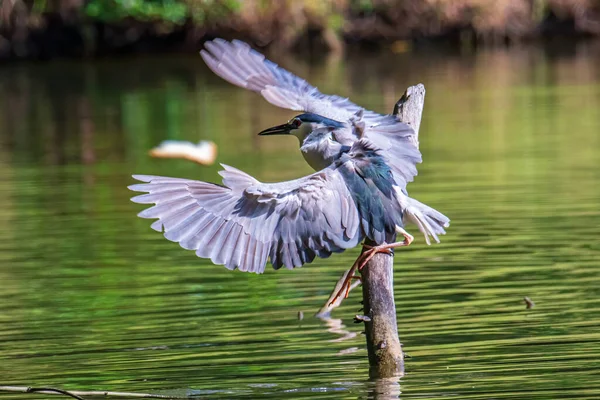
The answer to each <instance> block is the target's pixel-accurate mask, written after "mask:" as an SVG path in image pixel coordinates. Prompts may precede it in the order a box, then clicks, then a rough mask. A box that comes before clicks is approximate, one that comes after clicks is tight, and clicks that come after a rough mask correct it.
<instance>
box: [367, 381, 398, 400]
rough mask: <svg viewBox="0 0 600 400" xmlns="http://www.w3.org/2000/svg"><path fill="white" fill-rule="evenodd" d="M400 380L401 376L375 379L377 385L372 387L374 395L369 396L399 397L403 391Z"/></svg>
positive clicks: (377, 399) (385, 399)
mask: <svg viewBox="0 0 600 400" xmlns="http://www.w3.org/2000/svg"><path fill="white" fill-rule="evenodd" d="M399 381H400V377H399V376H393V377H391V378H377V379H375V387H374V388H373V389H372V390H373V395H372V396H369V398H370V399H375V400H392V399H399V398H400V393H401V391H400V382H399Z"/></svg>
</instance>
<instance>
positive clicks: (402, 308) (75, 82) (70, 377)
mask: <svg viewBox="0 0 600 400" xmlns="http://www.w3.org/2000/svg"><path fill="white" fill-rule="evenodd" d="M276 60H277V61H278V62H280V63H281V64H283V65H284V66H287V67H289V68H290V69H292V70H293V71H295V72H297V73H299V74H301V75H302V76H305V77H307V78H309V79H310V80H311V82H313V83H315V84H316V85H317V86H319V88H320V89H321V90H322V91H324V92H329V93H331V92H333V93H336V92H337V93H340V94H343V95H347V96H351V97H352V99H353V100H355V101H356V102H359V103H360V104H363V105H364V106H367V107H368V108H371V109H374V110H377V111H390V110H391V109H392V107H393V104H394V103H395V101H396V100H397V98H398V97H399V96H400V95H401V93H402V91H403V90H404V88H405V87H406V86H407V85H410V84H415V83H417V82H423V83H424V84H425V85H426V87H427V90H428V92H427V98H426V107H425V112H424V118H423V123H422V125H421V137H420V139H421V150H422V152H423V155H424V160H425V161H424V163H423V164H422V165H421V166H420V174H419V176H418V177H417V180H416V181H415V182H414V183H412V184H411V185H410V186H409V190H410V193H411V194H412V195H413V196H414V197H417V198H418V199H419V200H421V201H423V202H425V203H428V204H430V205H432V206H434V207H436V208H438V209H439V210H441V211H443V212H444V213H446V214H447V215H448V216H449V217H450V218H451V219H452V226H451V228H450V229H449V231H448V235H447V236H446V237H443V242H442V244H440V245H435V246H430V247H428V246H426V245H425V244H424V241H423V239H422V237H420V236H419V235H418V231H417V229H416V228H414V227H412V228H410V231H411V232H412V233H414V234H415V236H416V238H417V240H416V241H415V243H414V244H413V245H412V246H410V248H407V249H403V250H401V251H400V250H399V251H398V252H397V255H396V261H395V292H396V303H397V307H398V322H399V332H400V338H401V341H402V343H403V344H404V347H405V351H406V352H407V353H408V354H410V356H411V357H412V358H410V359H407V361H406V375H405V376H404V377H403V378H402V379H400V381H399V387H398V386H396V387H395V388H392V389H389V387H388V388H387V389H386V388H383V389H382V388H381V382H371V381H369V379H368V364H367V354H366V348H365V341H364V340H365V339H364V336H363V335H360V332H361V330H362V327H361V325H357V324H354V323H353V321H352V319H353V316H354V315H355V314H356V312H357V309H358V308H359V304H358V303H359V301H360V291H355V292H352V293H351V295H350V298H348V299H347V300H346V301H345V302H344V304H343V306H342V307H341V308H339V309H337V310H336V311H335V312H334V315H333V316H334V318H336V319H341V320H334V321H329V322H328V323H326V322H323V321H321V320H319V319H316V318H313V317H312V315H313V314H314V312H315V311H317V310H318V309H319V307H321V305H322V304H323V303H324V301H325V300H326V298H327V297H328V295H329V292H330V291H331V289H332V287H333V284H334V283H335V282H336V281H337V279H338V277H339V275H340V274H341V273H342V272H343V270H344V269H345V268H347V267H348V266H349V265H350V264H351V263H352V261H353V260H354V258H355V257H356V254H357V251H356V250H355V251H350V252H347V253H345V254H342V255H335V256H333V257H332V258H330V259H326V260H318V261H317V262H315V263H314V264H312V265H309V266H306V267H304V268H301V269H298V270H294V271H287V270H280V271H273V270H272V269H270V268H268V270H267V273H266V274H264V275H262V276H257V275H249V274H244V273H240V272H238V271H235V272H231V271H228V270H226V269H225V268H223V267H220V266H213V265H211V264H210V263H209V262H207V261H206V260H202V259H198V258H196V257H195V256H194V254H193V252H188V251H184V250H182V249H181V248H179V246H178V245H176V244H174V243H171V242H168V241H167V240H165V239H164V238H162V236H161V235H160V234H158V233H156V232H154V231H152V230H151V229H150V228H149V222H148V221H147V220H141V219H138V218H137V217H136V213H137V212H139V211H140V210H141V209H142V207H140V206H139V205H136V204H133V203H131V202H130V201H129V198H130V197H131V195H132V192H129V191H128V190H127V189H126V186H127V185H128V184H131V183H132V182H133V181H132V179H131V178H130V175H131V174H132V173H143V174H162V175H172V176H180V177H189V178H197V179H203V180H211V181H216V180H218V179H219V177H218V175H217V173H216V172H217V171H218V169H219V167H218V166H213V167H210V168H204V167H199V166H197V165H195V164H192V163H189V162H186V161H178V160H157V159H151V158H149V157H148V156H147V152H148V150H149V149H150V148H151V147H153V146H155V145H156V144H158V143H159V142H160V141H162V140H163V139H167V138H170V139H185V140H192V141H197V140H200V139H210V140H213V141H215V142H216V143H217V145H218V146H219V157H218V161H219V162H223V163H226V164H230V165H233V166H236V167H238V168H241V169H243V170H245V171H247V172H249V173H251V174H253V175H255V176H256V177H258V178H259V179H261V180H265V181H272V180H282V179H290V178H295V177H299V176H301V175H303V174H306V173H309V172H310V169H309V167H308V166H307V165H305V163H304V161H303V159H302V157H301V156H300V154H299V153H298V151H297V143H295V139H293V138H289V137H258V136H256V133H257V132H259V131H260V130H262V129H264V128H266V127H269V126H272V125H275V124H279V123H281V122H283V121H286V120H287V119H288V118H289V117H291V116H292V115H294V113H293V112H288V111H285V110H279V109H277V108H275V107H274V106H271V105H269V104H268V103H266V102H265V101H264V100H262V98H260V97H259V96H257V95H255V94H253V93H248V92H245V91H243V90H241V89H238V88H236V87H233V86H231V85H229V84H227V83H225V82H223V81H221V80H219V79H218V78H216V77H214V76H213V75H212V74H211V73H210V72H209V71H208V70H207V69H206V68H205V67H204V65H203V64H202V61H201V59H200V58H199V57H195V56H189V57H180V56H177V57H171V56H169V57H167V56H163V57H155V58H141V59H129V58H127V59H119V60H104V61H97V62H93V63H92V62H90V63H75V62H66V61H65V62H52V63H42V64H35V65H29V64H15V65H10V66H2V67H0V93H2V96H0V226H1V228H0V284H1V286H0V287H1V290H0V385H21V386H55V387H60V388H65V389H71V390H119V391H130V392H153V393H154V392H159V393H168V394H177V395H185V394H194V395H197V396H199V397H200V398H206V399H216V398H223V399H225V398H227V399H231V398H248V399H257V398H290V399H291V398H294V399H297V398H331V399H355V398H359V399H368V398H381V399H383V398H396V397H398V396H399V397H400V398H402V399H416V398H419V399H442V398H443V399H556V398H565V399H575V398H576V399H597V398H600V361H599V360H600V296H599V295H600V273H599V268H600V265H599V264H600V240H599V239H600V210H599V207H598V205H599V202H600V170H599V168H598V166H599V165H600V113H599V111H598V110H600V68H598V65H600V49H598V48H595V47H593V46H591V45H581V46H579V47H578V48H576V49H573V50H569V51H564V52H559V53H558V54H557V53H549V52H545V51H543V50H541V49H536V48H526V49H513V50H508V51H482V52H479V53H477V54H474V55H463V56H460V55H458V54H440V53H439V52H438V53H436V54H429V53H426V54H419V53H417V54H412V55H409V54H400V55H392V54H385V53H384V54H379V55H373V54H368V55H350V56H348V57H347V58H346V59H335V58H332V59H327V60H321V61H319V62H317V61H316V60H315V62H314V63H312V64H307V63H305V62H303V61H299V60H297V59H294V58H293V57H292V58H281V57H279V58H276ZM524 296H529V297H530V298H531V299H532V300H533V301H534V302H535V307H534V308H533V309H530V310H526V309H525V304H524V302H523V297H524ZM299 311H303V312H304V315H305V318H304V319H303V320H301V321H299V320H298V318H297V314H298V312H299ZM336 323H337V324H338V327H337V328H336V327H335V326H336ZM328 324H329V325H328ZM339 324H343V326H342V327H341V328H340V327H339ZM332 327H333V328H332ZM392 386H393V385H392ZM390 391H391V392H394V391H395V392H396V394H391V393H390ZM381 392H383V394H382V393H381ZM386 392H387V394H386ZM0 398H2V399H17V398H19V399H21V398H28V399H31V398H47V396H42V395H31V394H29V395H20V394H0Z"/></svg>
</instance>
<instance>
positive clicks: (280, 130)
mask: <svg viewBox="0 0 600 400" xmlns="http://www.w3.org/2000/svg"><path fill="white" fill-rule="evenodd" d="M292 129H294V128H292V126H291V125H290V124H283V125H277V126H274V127H272V128H269V129H265V130H264V131H262V132H260V133H259V135H260V136H267V135H288V134H289V133H290V131H291V130H292Z"/></svg>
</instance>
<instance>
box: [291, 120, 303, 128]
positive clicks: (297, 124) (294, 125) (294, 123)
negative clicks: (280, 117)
mask: <svg viewBox="0 0 600 400" xmlns="http://www.w3.org/2000/svg"><path fill="white" fill-rule="evenodd" d="M289 124H290V125H292V126H293V127H294V128H298V127H300V125H302V121H300V120H299V119H298V118H293V119H292V120H291V121H290V122H289Z"/></svg>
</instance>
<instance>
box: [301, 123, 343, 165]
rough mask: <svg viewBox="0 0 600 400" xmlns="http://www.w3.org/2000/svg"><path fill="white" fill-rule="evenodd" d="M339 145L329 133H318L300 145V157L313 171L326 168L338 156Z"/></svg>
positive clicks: (339, 151)
mask: <svg viewBox="0 0 600 400" xmlns="http://www.w3.org/2000/svg"><path fill="white" fill-rule="evenodd" d="M341 147H342V146H341V145H340V144H339V143H337V142H335V141H333V140H331V138H330V134H329V133H325V132H319V133H316V132H315V133H313V134H311V135H309V136H307V137H306V138H305V139H304V141H303V142H302V143H301V146H300V151H301V152H302V156H303V157H304V159H305V160H306V162H307V163H308V165H310V166H311V167H312V168H313V169H314V170H315V171H319V170H321V169H323V168H326V167H328V166H329V165H330V164H331V163H332V162H333V161H334V160H335V159H336V158H338V157H339V156H340V153H341V151H342V150H341Z"/></svg>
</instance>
